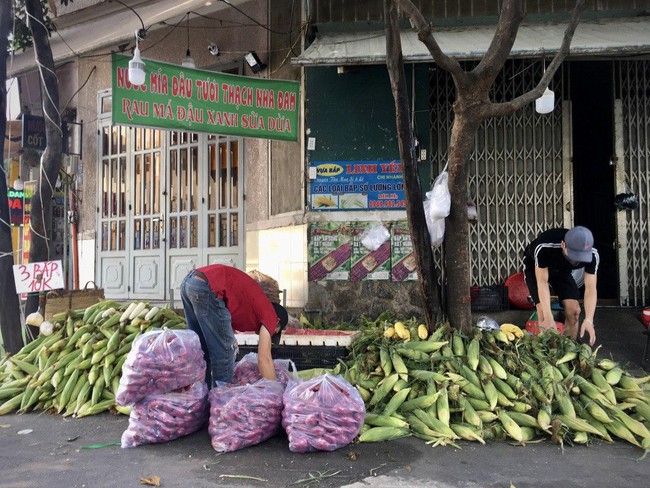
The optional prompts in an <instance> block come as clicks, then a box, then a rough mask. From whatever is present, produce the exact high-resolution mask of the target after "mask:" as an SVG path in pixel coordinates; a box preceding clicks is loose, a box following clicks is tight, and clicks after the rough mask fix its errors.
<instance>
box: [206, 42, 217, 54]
mask: <svg viewBox="0 0 650 488" xmlns="http://www.w3.org/2000/svg"><path fill="white" fill-rule="evenodd" d="M208 51H209V52H210V54H212V55H213V56H219V48H218V47H217V45H216V44H215V43H214V42H211V43H210V44H208Z"/></svg>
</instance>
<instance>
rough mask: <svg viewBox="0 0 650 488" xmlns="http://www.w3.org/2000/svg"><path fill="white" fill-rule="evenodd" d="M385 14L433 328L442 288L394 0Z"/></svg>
mask: <svg viewBox="0 0 650 488" xmlns="http://www.w3.org/2000/svg"><path fill="white" fill-rule="evenodd" d="M384 12H385V18H386V66H387V68H388V74H389V76H390V80H391V88H392V92H393V98H394V99H395V116H396V120H397V140H398V143H399V152H400V158H401V160H402V175H403V178H404V193H405V196H406V215H407V218H408V222H409V229H410V232H411V240H412V242H413V249H414V255H415V258H416V266H417V273H418V280H419V283H420V290H421V293H422V298H423V308H424V317H425V321H426V323H427V328H428V329H429V330H430V331H431V330H433V329H434V328H435V327H436V325H437V324H438V322H439V321H440V319H441V315H442V313H441V310H442V308H441V304H440V290H439V287H438V278H437V275H436V269H435V264H434V261H433V253H432V251H431V238H430V236H429V232H428V229H427V225H426V220H425V217H424V207H423V205H422V201H423V198H422V190H421V185H420V177H419V174H418V168H417V164H416V162H415V159H416V158H415V145H414V140H415V139H414V135H413V131H412V130H411V122H410V109H409V100H408V90H407V88H406V75H405V74H404V60H403V58H402V46H401V39H400V34H399V25H398V18H397V7H396V6H395V4H394V3H393V2H392V1H391V0H384Z"/></svg>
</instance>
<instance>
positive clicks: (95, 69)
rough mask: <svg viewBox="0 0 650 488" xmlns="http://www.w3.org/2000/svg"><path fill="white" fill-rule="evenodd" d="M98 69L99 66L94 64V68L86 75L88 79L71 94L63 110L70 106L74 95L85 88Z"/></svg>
mask: <svg viewBox="0 0 650 488" xmlns="http://www.w3.org/2000/svg"><path fill="white" fill-rule="evenodd" d="M95 71H97V66H93V69H91V70H90V73H88V76H87V77H86V81H84V82H83V84H82V85H81V86H80V87H79V88H78V89H77V91H76V92H74V93H73V94H72V95H71V96H70V99H69V100H68V101H67V102H66V104H65V105H64V106H63V109H62V110H61V112H65V109H66V108H68V105H70V102H71V101H72V100H73V99H74V97H76V96H77V94H78V93H79V92H80V91H81V90H83V88H84V87H85V86H86V85H87V84H88V82H89V81H90V77H91V76H92V75H93V73H94V72H95Z"/></svg>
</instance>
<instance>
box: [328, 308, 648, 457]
mask: <svg viewBox="0 0 650 488" xmlns="http://www.w3.org/2000/svg"><path fill="white" fill-rule="evenodd" d="M416 324H417V323H416V322H413V321H411V322H410V323H408V322H407V323H406V324H404V323H401V322H398V323H395V324H393V323H392V322H389V321H387V320H383V321H379V323H378V324H376V325H377V326H376V327H369V328H367V329H366V330H365V331H364V332H363V334H362V336H361V337H360V338H358V339H357V340H356V341H355V342H354V343H353V344H352V346H351V354H350V356H349V357H348V359H347V360H346V362H345V365H339V366H337V368H336V370H335V372H337V373H340V374H343V375H344V376H345V378H346V379H347V380H348V381H350V383H351V384H353V385H354V386H355V387H356V388H357V389H358V390H359V392H360V393H361V395H362V397H363V398H364V400H365V402H366V410H367V413H366V419H365V425H364V427H363V429H362V431H361V434H360V437H359V439H360V441H362V442H373V441H381V440H389V439H395V438H399V437H403V436H408V435H413V436H416V437H419V438H422V439H424V440H425V441H427V442H429V443H431V444H434V445H439V444H455V442H456V441H457V440H460V439H463V440H469V441H477V442H480V443H485V441H487V440H491V439H512V440H514V441H515V442H516V443H520V444H525V443H527V442H531V441H533V440H535V439H541V438H544V437H550V438H551V439H552V440H553V441H555V442H557V443H559V444H560V445H564V443H567V444H571V445H573V444H587V443H589V442H591V441H592V440H594V439H602V440H606V441H612V440H614V439H615V438H618V439H622V440H625V441H627V442H630V443H632V444H634V445H635V446H638V447H641V448H643V449H646V450H647V449H649V448H650V431H649V428H650V376H645V377H641V378H638V377H634V376H633V375H631V374H629V373H628V372H626V371H624V370H623V369H622V368H621V367H620V366H619V365H618V364H617V363H615V362H614V361H612V360H609V359H599V358H597V350H592V348H591V347H589V346H588V345H586V344H579V343H577V342H576V341H574V340H572V339H571V338H568V337H565V336H561V335H558V334H556V333H552V332H549V333H546V334H542V335H539V336H535V337H533V336H530V335H528V334H525V333H524V332H523V331H521V329H519V328H518V327H516V326H511V325H510V324H509V325H507V326H504V327H503V328H502V329H500V330H490V331H488V330H481V329H478V328H475V329H474V330H473V335H472V336H471V337H464V336H463V335H461V334H460V333H459V332H458V331H452V330H449V329H448V328H446V327H441V328H439V329H437V330H435V331H434V332H433V333H432V334H431V335H430V336H428V334H427V330H426V328H425V327H424V326H420V327H417V326H416Z"/></svg>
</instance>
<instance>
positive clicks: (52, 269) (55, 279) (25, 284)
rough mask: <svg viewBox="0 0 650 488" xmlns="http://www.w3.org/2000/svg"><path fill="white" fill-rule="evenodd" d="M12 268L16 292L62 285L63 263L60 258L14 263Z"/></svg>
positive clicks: (38, 290)
mask: <svg viewBox="0 0 650 488" xmlns="http://www.w3.org/2000/svg"><path fill="white" fill-rule="evenodd" d="M13 269H14V281H15V282H16V292H17V293H31V292H40V291H49V290H58V289H61V288H63V287H64V285H63V265H62V263H61V261H60V260H59V261H43V262H41V263H28V264H16V265H14V267H13Z"/></svg>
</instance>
